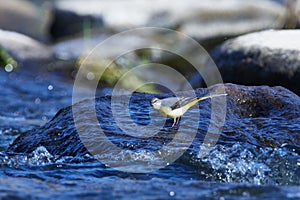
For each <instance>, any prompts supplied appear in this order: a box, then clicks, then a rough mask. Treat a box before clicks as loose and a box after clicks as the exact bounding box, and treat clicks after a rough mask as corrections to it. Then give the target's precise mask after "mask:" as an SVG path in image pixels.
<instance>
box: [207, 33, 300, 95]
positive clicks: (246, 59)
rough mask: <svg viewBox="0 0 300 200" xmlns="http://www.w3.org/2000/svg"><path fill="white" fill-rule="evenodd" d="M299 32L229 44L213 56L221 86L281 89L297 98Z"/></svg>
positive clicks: (241, 39)
mask: <svg viewBox="0 0 300 200" xmlns="http://www.w3.org/2000/svg"><path fill="white" fill-rule="evenodd" d="M299 37H300V31H298V30H281V31H275V30H274V31H273V30H271V31H263V32H258V33H252V34H248V35H245V36H240V37H238V38H236V39H233V40H229V41H227V42H225V43H224V44H223V45H221V46H220V47H219V48H217V49H216V50H215V51H214V53H213V58H214V61H215V62H216V65H217V66H218V67H219V69H220V71H221V74H222V77H223V80H224V82H232V83H238V84H245V85H270V86H275V85H281V86H284V87H286V88H288V89H290V90H292V91H294V92H295V93H297V94H300V88H299V83H300V82H299V80H300V64H299V63H300V43H299V39H298V38H299Z"/></svg>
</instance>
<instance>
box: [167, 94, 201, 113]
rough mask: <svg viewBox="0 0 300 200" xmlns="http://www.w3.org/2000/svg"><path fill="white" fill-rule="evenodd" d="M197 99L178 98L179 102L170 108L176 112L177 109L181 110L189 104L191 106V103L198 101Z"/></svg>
mask: <svg viewBox="0 0 300 200" xmlns="http://www.w3.org/2000/svg"><path fill="white" fill-rule="evenodd" d="M196 99H197V98H191V97H180V98H177V101H176V102H175V103H174V104H173V105H171V106H170V108H171V109H172V110H175V109H178V108H181V107H183V106H185V105H187V104H189V103H190V102H192V101H194V100H196Z"/></svg>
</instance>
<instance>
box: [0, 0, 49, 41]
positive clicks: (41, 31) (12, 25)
mask: <svg viewBox="0 0 300 200" xmlns="http://www.w3.org/2000/svg"><path fill="white" fill-rule="evenodd" d="M0 5H1V6H0V29H5V30H10V31H16V32H19V33H23V34H25V35H28V36H30V37H32V38H35V39H38V40H42V41H46V40H48V23H49V21H50V18H49V17H50V16H49V15H48V14H47V11H46V8H44V7H40V8H39V7H37V6H35V5H34V4H32V3H31V2H28V1H22V0H9V1H7V0H0Z"/></svg>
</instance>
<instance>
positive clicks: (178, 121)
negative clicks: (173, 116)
mask: <svg viewBox="0 0 300 200" xmlns="http://www.w3.org/2000/svg"><path fill="white" fill-rule="evenodd" d="M180 119H181V116H180V117H179V118H178V119H177V122H176V124H177V125H178V124H179V121H180Z"/></svg>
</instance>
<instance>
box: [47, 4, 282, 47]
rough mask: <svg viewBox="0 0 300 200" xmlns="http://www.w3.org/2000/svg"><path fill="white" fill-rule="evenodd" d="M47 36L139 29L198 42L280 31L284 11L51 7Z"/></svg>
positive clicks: (260, 7) (273, 7) (258, 7)
mask: <svg viewBox="0 0 300 200" xmlns="http://www.w3.org/2000/svg"><path fill="white" fill-rule="evenodd" d="M53 13H54V21H53V25H52V28H51V30H52V35H53V36H54V37H55V38H59V37H63V36H67V35H71V34H74V33H79V32H82V31H83V30H84V27H86V28H87V29H88V28H89V27H90V28H97V29H100V31H104V32H111V31H113V32H119V31H123V30H127V29H128V28H136V27H143V26H154V27H165V28H172V29H176V30H179V31H181V32H183V33H186V34H188V35H190V36H192V37H194V38H196V39H197V40H199V41H201V42H203V41H206V42H209V41H210V40H211V39H214V38H221V37H226V36H236V35H239V34H242V33H247V32H251V31H256V30H262V29H267V28H280V27H282V26H283V25H284V23H285V19H286V9H285V7H284V5H280V4H277V3H275V2H272V1H261V0H259V1H257V0H256V1H239V0H231V1H227V0H222V1H218V3H217V4H215V3H213V2H211V1H197V0H189V1H180V0H178V1H173V2H172V3H170V2H169V1H167V0H163V1H162V0H156V1H149V0H142V1H141V0H130V1H121V0H114V1H94V0H89V1H80V0H77V1H69V0H63V1H56V3H55V4H54V6H53Z"/></svg>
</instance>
